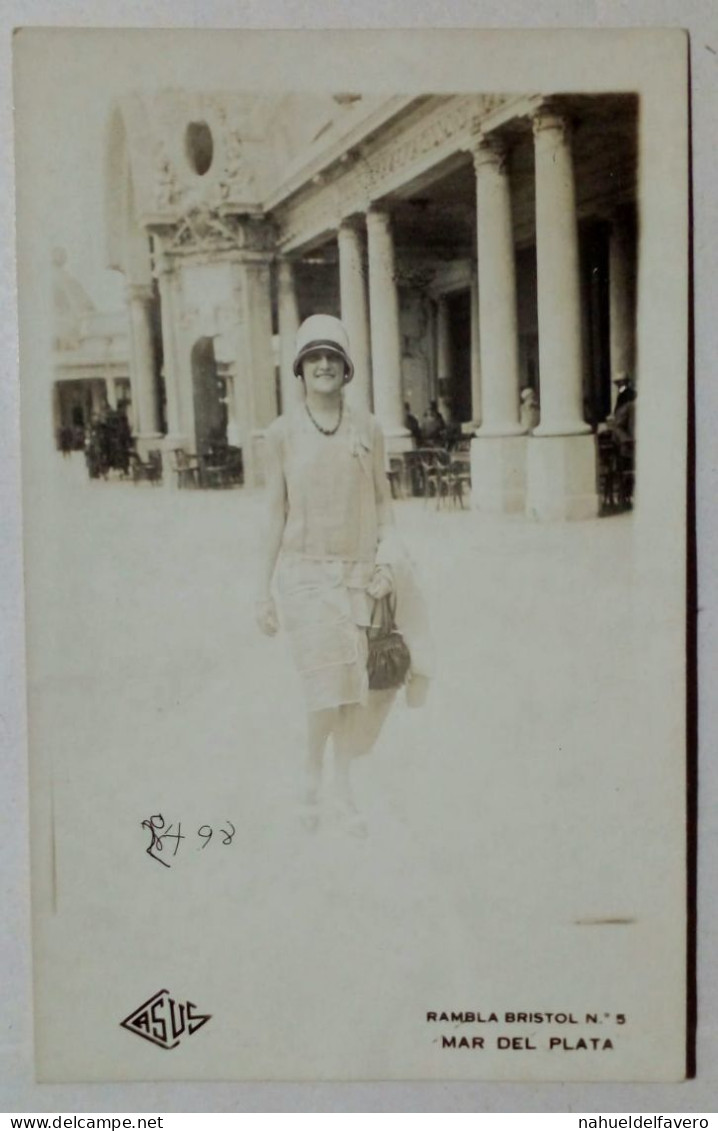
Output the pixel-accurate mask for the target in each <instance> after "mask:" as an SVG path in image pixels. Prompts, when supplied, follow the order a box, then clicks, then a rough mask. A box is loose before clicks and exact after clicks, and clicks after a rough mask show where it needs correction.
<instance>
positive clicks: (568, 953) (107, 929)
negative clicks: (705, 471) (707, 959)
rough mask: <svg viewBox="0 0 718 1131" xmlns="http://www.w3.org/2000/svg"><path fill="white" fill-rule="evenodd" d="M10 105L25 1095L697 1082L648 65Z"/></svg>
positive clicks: (399, 37)
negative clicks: (402, 657)
mask: <svg viewBox="0 0 718 1131" xmlns="http://www.w3.org/2000/svg"><path fill="white" fill-rule="evenodd" d="M15 90H16V97H15V103H16V125H15V128H16V138H17V142H16V152H17V199H18V205H17V212H18V262H19V303H20V347H21V386H22V388H21V395H22V422H21V423H22V436H23V489H24V523H25V555H26V563H25V569H26V589H27V649H28V710H29V734H30V752H29V757H30V776H31V797H32V814H31V817H32V857H33V874H32V895H33V916H34V928H33V929H34V987H35V1010H36V1017H35V1032H36V1068H37V1075H38V1078H39V1079H40V1080H45V1081H49V1080H53V1081H78V1080H83V1081H111V1080H155V1079H156V1080H172V1079H178V1080H183V1079H184V1080H195V1079H196V1080H267V1079H272V1080H397V1079H432V1080H441V1079H447V1080H450V1079H453V1080H467V1079H486V1080H566V1081H569V1080H677V1079H680V1078H682V1076H683V1075H684V1072H685V1065H686V989H685V969H686V929H685V844H684V829H685V696H684V686H685V666H684V665H685V661H684V623H685V621H684V607H685V592H684V588H685V579H684V561H685V553H684V546H685V503H684V500H685V486H686V446H685V427H686V388H687V314H686V311H687V274H686V262H687V195H686V191H687V190H686V185H687V125H686V42H685V39H684V38H683V36H682V34H681V33H680V32H660V31H653V32H651V31H648V32H646V31H644V32H621V33H618V32H598V33H593V32H545V33H544V32H541V33H510V32H509V33H498V32H497V33H483V32H482V33H478V32H469V33H466V32H460V33H459V32H436V31H434V32H425V33H424V32H410V33H407V32H385V31H383V32H381V34H379V33H369V32H333V33H328V32H327V33H318V32H306V33H305V32H239V31H233V32H228V33H221V32H169V31H159V30H158V31H151V32H147V31H142V32H139V31H138V32H133V31H113V30H93V31H89V30H85V31H82V30H58V29H55V30H34V29H31V30H23V31H21V32H19V33H18V34H17V35H16V38H15ZM313 315H322V316H324V318H323V320H320V322H318V323H314V324H310V331H311V332H310V331H305V329H303V328H301V327H302V323H303V322H304V320H305V319H307V318H309V317H310V316H313ZM336 319H341V322H342V324H343V328H344V329H343V330H342V328H341V327H338V326H337V323H336V321H334V320H336ZM313 327H318V328H317V329H316V332H315V330H314V329H313ZM298 331H299V336H298V337H297V332H298ZM344 332H346V333H347V335H348V341H347V340H345V339H343V338H342V337H341V334H342V333H344ZM302 334H304V338H302ZM298 341H299V346H298V345H297V342H298ZM317 341H320V342H324V343H326V342H327V341H328V342H329V345H330V347H331V348H330V349H329V350H328V351H326V352H325V353H321V351H319V352H317V349H316V348H315V347H313V346H312V342H314V343H316V342H317ZM302 346H304V347H305V348H304V350H303V354H302V356H303V358H304V361H300V362H299V363H298V366H297V367H298V368H299V370H300V372H301V373H303V374H304V376H303V378H302V379H301V380H299V379H298V378H297V377H295V375H294V372H295V358H296V356H297V351H298V348H300V347H302ZM316 357H320V358H322V357H323V358H324V359H325V360H324V361H323V362H315V361H314V360H313V359H315V358H316ZM327 357H328V358H329V360H328V361H327V360H326V358H327ZM346 358H349V359H350V361H351V365H352V367H353V370H354V373H353V379H352V380H351V382H350V383H348V384H347V385H346V389H345V391H344V392H343V393H341V392H337V391H336V390H337V389H338V388H339V385H340V384H341V380H342V379H343V378H342V376H341V374H342V372H343V373H344V376H345V377H346V375H347V373H348V369H347V363H346ZM332 359H333V360H332ZM317 364H326V365H327V366H328V371H327V372H320V373H317V371H316V368H312V367H313V366H316V365H317ZM332 365H334V367H335V369H336V366H337V365H339V373H340V377H339V378H338V384H337V385H336V388H335V386H331V389H330V388H329V386H330V385H331V382H332V381H333V380H334V377H333V376H332V373H333V372H334V370H333V369H332ZM302 367H303V368H302ZM304 389H306V401H305V400H304V395H305V394H304V392H303V390H304ZM327 390H329V391H327ZM332 390H333V391H332ZM342 398H343V399H342ZM370 411H371V412H372V413H373V415H374V417H375V418H376V422H378V427H377V424H375V423H374V421H373V420H372V418H371V417H370V416H369V412H370ZM280 412H282V413H283V414H284V420H283V422H281V423H280V424H279V425H276V424H273V421H274V420H275V418H276V417H277V416H278V414H279V413H280ZM379 428H380V429H381V434H383V437H384V445H385V449H384V454H383V453H382V446H381V442H380V438H379V437H380V433H379V430H378V429H379ZM367 467H368V471H367ZM278 491H279V494H277V492H278ZM280 512H281V522H280V533H281V534H282V537H283V538H284V542H283V546H284V551H283V557H282V562H281V563H280V566H279V568H278V569H277V570H275V571H273V566H274V560H275V551H276V545H275V546H274V549H272V548H271V540H272V535H271V530H272V529H273V526H272V523H273V521H274V520H275V519H276V516H277V514H279V513H280ZM390 512H393V524H394V525H393V527H392V526H391V522H390ZM298 531H299V534H298V533H297V532H298ZM338 532H341V533H338ZM367 532H368V533H367ZM297 537H299V538H300V541H301V540H302V539H303V541H302V542H301V546H300V551H301V552H299V553H297V552H296V548H297V546H296V543H293V542H292V541H291V540H292V538H295V539H296V538H297ZM317 538H318V539H319V542H317V541H316V539H317ZM343 539H344V540H343ZM347 539H348V541H347ZM362 539H364V540H365V541H364V542H362ZM366 539H368V542H366ZM377 540H378V546H379V550H378V551H377V554H376V561H377V563H378V564H377V566H376V569H375V568H374V560H373V557H372V559H371V560H368V559H367V555H366V552H365V551H361V550H357V551H356V553H355V554H354V553H353V552H350V551H348V550H346V549H345V548H343V547H345V546H346V545H348V544H351V545H352V546H354V545H357V546H358V545H359V544H360V543H361V544H362V545H364V544H365V543H366V544H371V546H372V547H374V546H376V544H377ZM330 542H331V546H332V547H333V549H332V550H331V551H326V553H324V551H321V552H320V551H319V550H317V545H319V544H320V543H321V546H323V547H324V550H326V546H327V545H329V543H330ZM268 546H269V547H270V548H269V549H268V548H267V547H268ZM373 553H374V550H373V549H372V555H373ZM322 555H324V556H322ZM367 561H368V565H369V568H368V572H367V569H366V566H367ZM272 572H274V574H275V576H274V588H273V590H272V598H271V601H270V598H269V595H268V593H267V581H268V576H269V575H270V574H271V573H272ZM319 576H321V581H320V582H317V577H319ZM386 577H388V578H390V579H391V583H392V584H393V586H394V590H395V596H396V601H397V604H396V608H395V616H396V621H397V624H398V626H399V628H400V629H401V630H402V632H403V634H404V636H405V638H406V640H407V642H408V643H409V646H410V651H411V668H410V672H409V677H408V679H407V683H406V684H405V686H404V687H403V688H402V689H401V690H399V691H398V692H397V693H396V694H394V693H393V692H392V691H391V690H384V691H371V692H369V705H368V706H365V707H363V708H359V707H358V706H357V703H360V702H361V703H366V702H367V693H366V675H365V674H364V662H365V652H366V648H367V644H366V633H365V625H366V623H367V621H366V614H365V612H362V610H366V609H367V608H368V607H369V604H368V600H369V599H368V598H367V596H366V592H367V588H366V587H367V585H369V588H370V592H371V588H372V586H376V584H377V578H379V582H380V583H381V581H382V579H385V578H386ZM317 594H319V596H317ZM374 595H375V596H376V595H377V594H376V593H375V594H374ZM272 602H274V604H273V603H272ZM337 610H338V611H337ZM357 610H358V611H357ZM277 617H278V619H279V621H280V622H281V626H280V631H279V632H278V633H276V634H274V635H272V634H271V631H270V633H269V634H265V633H263V632H262V631H261V629H262V628H265V629H267V628H269V629H270V630H272V629H273V628H274V627H276V618H277ZM332 618H333V619H332ZM330 620H331V622H332V625H333V626H334V627H336V625H340V626H341V629H342V632H341V633H334V635H332V633H329V632H327V633H325V632H324V629H326V625H327V622H328V621H330ZM342 633H344V635H342ZM347 641H348V643H347ZM347 649H348V651H347ZM337 672H339V673H340V675H337ZM342 680H344V681H345V682H344V683H342V684H341V687H339V684H340V683H341V681H342ZM352 681H354V682H353V683H352ZM349 683H352V686H351V687H349ZM330 687H331V691H328V690H327V688H330ZM338 688H339V689H338ZM337 689H338V690H337ZM347 689H348V690H347ZM427 689H428V694H427ZM339 704H344V706H341V707H340V706H339ZM346 704H349V706H346ZM320 708H321V709H320ZM308 719H309V724H308ZM321 720H324V722H322V721H321ZM327 720H328V721H327ZM352 720H353V721H352ZM367 720H368V721H367ZM325 724H326V726H327V727H329V728H330V729H331V732H332V733H331V737H330V738H329V741H328V743H327V746H326V749H325V752H324V759H323V763H322V764H321V777H320V759H319V755H320V753H321V748H322V742H323V738H324V737H326V735H325V732H324V731H323V730H322V727H323V726H325Z"/></svg>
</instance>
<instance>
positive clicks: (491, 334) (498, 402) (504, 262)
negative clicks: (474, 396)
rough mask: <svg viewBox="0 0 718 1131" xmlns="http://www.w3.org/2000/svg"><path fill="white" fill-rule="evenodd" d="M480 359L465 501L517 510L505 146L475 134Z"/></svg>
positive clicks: (519, 453) (520, 456)
mask: <svg viewBox="0 0 718 1131" xmlns="http://www.w3.org/2000/svg"><path fill="white" fill-rule="evenodd" d="M474 166H475V169H476V239H477V251H478V260H477V266H478V311H479V329H480V351H481V352H480V359H481V360H480V364H481V427H480V429H479V430H478V432H477V435H476V438H475V439H474V441H473V442H472V445H471V468H472V472H471V476H472V503H473V505H474V506H475V507H476V508H477V509H478V510H482V511H489V512H494V513H512V512H516V511H522V510H523V509H524V493H525V461H526V439H525V436H524V434H523V432H524V430H523V428H522V427H521V423H520V421H519V353H518V319H517V310H516V262H515V256H514V237H513V222H512V216H511V185H510V181H509V170H508V162H507V153H506V148H505V145H504V143H503V142H502V140H501V139H500V138H498V137H495V136H492V137H486V136H484V137H481V138H480V140H479V142H478V144H477V146H476V148H475V150H474Z"/></svg>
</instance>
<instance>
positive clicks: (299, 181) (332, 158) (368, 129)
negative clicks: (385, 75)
mask: <svg viewBox="0 0 718 1131" xmlns="http://www.w3.org/2000/svg"><path fill="white" fill-rule="evenodd" d="M425 97H426V96H425V95H423V96H417V95H411V96H409V97H406V96H403V95H394V96H393V97H390V98H387V100H386V102H385V103H383V104H382V105H381V106H380V107H378V108H377V109H376V110H374V111H373V113H371V114H368V115H367V117H366V118H362V120H361V121H359V122H357V124H356V126H355V127H354V128H353V129H352V130H349V131H348V132H347V133H345V134H342V136H341V137H338V138H337V139H336V140H335V141H334V142H333V143H332V144H331V145H329V146H327V148H326V149H325V150H322V152H321V153H320V154H318V155H317V156H316V157H315V158H314V160H312V161H310V162H307V164H306V165H304V166H302V168H301V169H298V170H297V171H296V172H295V173H294V174H293V175H292V177H291V178H290V179H289V180H287V181H285V182H284V183H283V184H281V185H280V186H279V188H277V189H276V190H275V192H273V193H272V194H271V196H269V197H268V199H267V200H266V202H265V208H266V209H267V211H271V210H272V209H274V208H277V207H278V206H279V205H280V204H283V203H284V202H286V201H287V200H288V199H289V198H290V197H291V196H294V195H295V194H296V193H298V192H300V191H301V190H302V189H303V188H304V187H305V186H306V185H307V184H310V183H313V182H314V181H315V179H316V178H319V179H321V177H322V174H323V173H324V172H325V171H326V170H327V169H329V168H330V167H331V166H332V165H334V164H336V163H337V162H338V161H341V160H342V159H343V158H344V157H345V155H346V154H347V153H348V152H350V151H351V150H352V149H354V148H355V147H356V146H359V145H361V143H362V142H363V141H364V140H365V139H366V138H367V137H368V136H369V135H370V134H372V133H375V132H376V131H377V130H378V129H381V128H383V127H384V126H387V125H388V124H389V123H390V122H391V121H392V120H393V119H394V118H396V117H398V115H399V114H403V113H405V112H406V111H407V110H408V109H409V108H410V107H411V106H412V104H413V103H419V102H421V101H422V98H425Z"/></svg>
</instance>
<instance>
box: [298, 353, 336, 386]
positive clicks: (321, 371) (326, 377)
mask: <svg viewBox="0 0 718 1131" xmlns="http://www.w3.org/2000/svg"><path fill="white" fill-rule="evenodd" d="M302 377H303V378H304V383H305V385H306V387H307V389H308V390H311V391H312V392H314V393H319V394H321V395H322V396H331V395H333V394H334V393H336V392H337V391H338V390H339V389H341V387H342V385H343V384H344V359H343V358H342V357H341V356H340V355H339V354H338V353H333V352H332V351H331V350H323V349H321V348H320V349H317V350H312V352H311V353H308V354H305V356H304V357H303V358H302Z"/></svg>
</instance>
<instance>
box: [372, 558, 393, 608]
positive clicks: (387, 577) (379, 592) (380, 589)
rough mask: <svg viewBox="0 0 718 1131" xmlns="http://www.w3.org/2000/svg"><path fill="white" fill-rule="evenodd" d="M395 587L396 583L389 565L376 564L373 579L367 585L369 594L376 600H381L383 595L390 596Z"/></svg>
mask: <svg viewBox="0 0 718 1131" xmlns="http://www.w3.org/2000/svg"><path fill="white" fill-rule="evenodd" d="M393 589H394V583H393V580H392V576H391V570H390V569H389V566H375V568H374V572H373V574H372V575H371V580H370V582H369V584H368V585H367V587H366V591H367V593H368V594H369V596H370V597H372V598H373V599H374V600H375V601H381V599H382V597H388V596H389V594H390V593H391V592H392V591H393Z"/></svg>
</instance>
